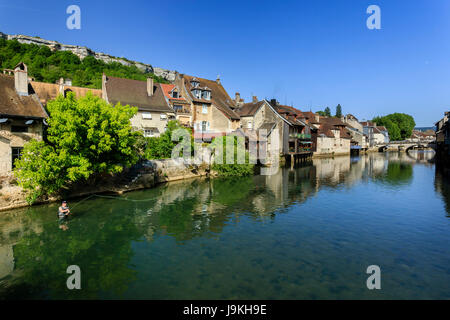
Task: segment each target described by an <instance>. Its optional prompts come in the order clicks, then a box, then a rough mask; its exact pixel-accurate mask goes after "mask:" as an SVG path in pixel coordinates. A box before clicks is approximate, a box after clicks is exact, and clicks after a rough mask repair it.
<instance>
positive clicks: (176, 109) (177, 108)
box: [173, 105, 183, 112]
mask: <svg viewBox="0 0 450 320" xmlns="http://www.w3.org/2000/svg"><path fill="white" fill-rule="evenodd" d="M173 110H175V112H180V111H181V110H183V106H179V105H174V106H173Z"/></svg>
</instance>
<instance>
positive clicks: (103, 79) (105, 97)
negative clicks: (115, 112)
mask: <svg viewBox="0 0 450 320" xmlns="http://www.w3.org/2000/svg"><path fill="white" fill-rule="evenodd" d="M107 81H108V78H106V74H105V73H104V72H103V74H102V98H103V100H105V101H106V102H108V103H109V101H108V94H107V92H106V82H107Z"/></svg>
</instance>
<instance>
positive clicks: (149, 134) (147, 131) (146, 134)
mask: <svg viewBox="0 0 450 320" xmlns="http://www.w3.org/2000/svg"><path fill="white" fill-rule="evenodd" d="M153 136H154V132H153V129H144V137H147V138H148V137H153Z"/></svg>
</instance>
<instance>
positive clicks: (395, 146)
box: [377, 141, 436, 152]
mask: <svg viewBox="0 0 450 320" xmlns="http://www.w3.org/2000/svg"><path fill="white" fill-rule="evenodd" d="M377 147H378V150H379V151H405V152H408V151H410V150H412V149H433V150H434V151H436V142H435V141H432V142H430V141H418V142H410V141H391V142H389V143H385V144H379V145H377Z"/></svg>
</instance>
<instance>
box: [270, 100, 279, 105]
mask: <svg viewBox="0 0 450 320" xmlns="http://www.w3.org/2000/svg"><path fill="white" fill-rule="evenodd" d="M270 104H271V105H272V106H274V107H276V106H277V105H278V101H277V99H271V100H270Z"/></svg>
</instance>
